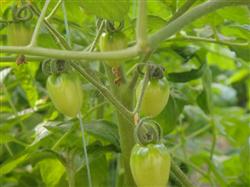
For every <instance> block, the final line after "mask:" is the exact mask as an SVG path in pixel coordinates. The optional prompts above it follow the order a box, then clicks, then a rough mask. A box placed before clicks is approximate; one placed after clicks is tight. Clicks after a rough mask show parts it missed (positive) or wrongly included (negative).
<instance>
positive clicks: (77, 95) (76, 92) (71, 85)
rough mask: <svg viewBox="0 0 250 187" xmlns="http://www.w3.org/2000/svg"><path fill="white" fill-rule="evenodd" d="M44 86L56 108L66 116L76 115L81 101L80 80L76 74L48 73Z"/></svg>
mask: <svg viewBox="0 0 250 187" xmlns="http://www.w3.org/2000/svg"><path fill="white" fill-rule="evenodd" d="M46 86H47V90H48V93H49V96H50V99H51V100H52V102H53V104H54V106H55V107H56V109H57V110H59V111H60V112H61V113H63V114H65V115H66V116H70V117H76V115H77V114H78V112H79V111H80V109H81V107H82V102H83V92H82V88H81V82H80V79H79V78H78V77H77V75H74V74H69V73H62V74H60V75H50V76H49V78H48V80H47V85H46Z"/></svg>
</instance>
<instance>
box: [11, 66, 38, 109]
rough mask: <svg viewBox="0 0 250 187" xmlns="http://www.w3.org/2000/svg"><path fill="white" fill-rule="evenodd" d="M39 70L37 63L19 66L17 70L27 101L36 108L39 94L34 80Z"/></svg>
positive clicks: (16, 73)
mask: <svg viewBox="0 0 250 187" xmlns="http://www.w3.org/2000/svg"><path fill="white" fill-rule="evenodd" d="M37 69H38V64H37V63H29V64H23V65H19V66H17V67H16V69H15V75H16V77H17V79H18V80H19V81H20V84H21V87H22V88H23V90H24V91H25V94H26V97H27V100H28V102H29V104H30V106H31V107H34V106H35V103H36V101H37V99H38V93H37V89H36V84H35V79H34V77H35V74H36V71H37Z"/></svg>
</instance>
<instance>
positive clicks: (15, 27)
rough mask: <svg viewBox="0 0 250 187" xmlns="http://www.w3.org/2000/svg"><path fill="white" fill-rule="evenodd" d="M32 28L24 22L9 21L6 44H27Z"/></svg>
mask: <svg viewBox="0 0 250 187" xmlns="http://www.w3.org/2000/svg"><path fill="white" fill-rule="evenodd" d="M32 33H33V31H32V29H30V28H29V27H28V26H26V25H25V24H24V23H22V22H21V23H11V24H9V25H8V45H12V46H25V45H28V44H29V42H30V40H31V37H32Z"/></svg>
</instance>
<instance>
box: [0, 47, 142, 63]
mask: <svg viewBox="0 0 250 187" xmlns="http://www.w3.org/2000/svg"><path fill="white" fill-rule="evenodd" d="M0 51H1V53H4V52H9V53H21V54H24V55H36V56H44V57H48V58H57V59H65V60H83V59H85V60H117V59H121V58H131V57H135V56H137V55H138V54H139V50H138V47H137V46H133V47H129V48H127V49H122V50H117V51H108V52H82V51H72V50H60V49H47V48H42V47H25V46H20V47H17V46H0Z"/></svg>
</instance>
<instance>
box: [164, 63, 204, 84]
mask: <svg viewBox="0 0 250 187" xmlns="http://www.w3.org/2000/svg"><path fill="white" fill-rule="evenodd" d="M205 67H206V64H205V63H202V64H201V66H200V67H199V68H198V69H192V70H190V71H186V72H180V73H169V74H168V80H169V81H172V82H188V81H191V80H195V79H198V78H200V77H201V76H202V74H203V72H204V70H205Z"/></svg>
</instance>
